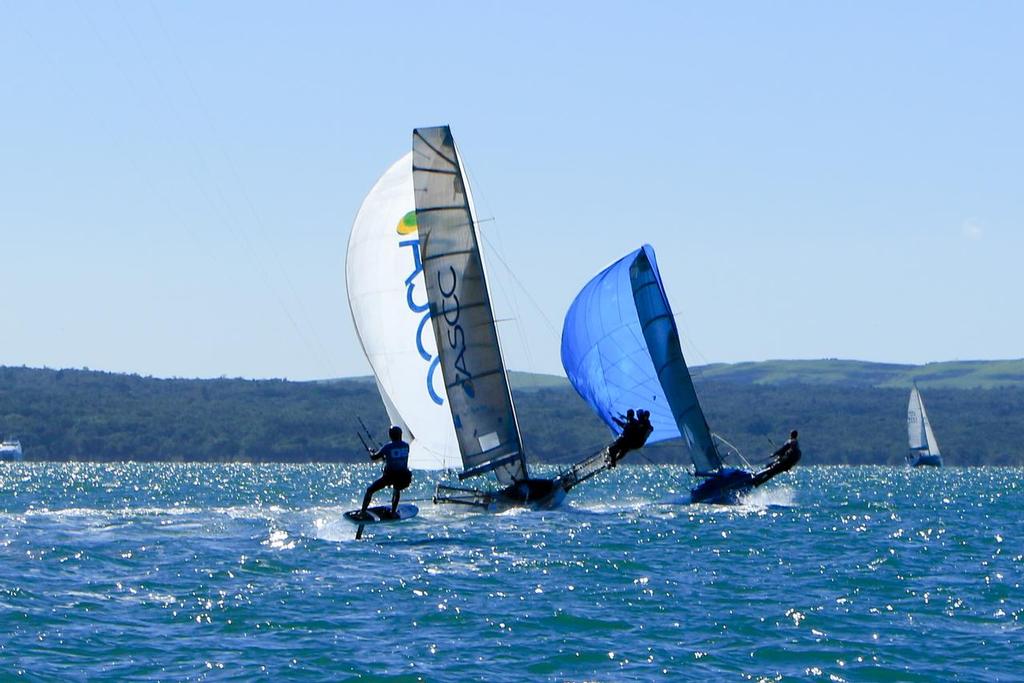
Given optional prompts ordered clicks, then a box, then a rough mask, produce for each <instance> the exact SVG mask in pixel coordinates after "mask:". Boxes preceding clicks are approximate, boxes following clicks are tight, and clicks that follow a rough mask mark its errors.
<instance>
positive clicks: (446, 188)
mask: <svg viewBox="0 0 1024 683" xmlns="http://www.w3.org/2000/svg"><path fill="white" fill-rule="evenodd" d="M412 149H413V186H414V188H415V200H416V221H417V225H418V227H419V237H420V254H421V259H422V262H423V274H424V278H425V280H426V289H427V298H428V300H429V302H430V311H431V323H432V326H433V328H434V334H435V336H436V338H437V348H438V355H439V357H440V359H441V372H442V375H443V377H444V382H445V387H446V389H447V393H448V405H449V406H450V408H451V414H452V421H453V423H454V425H455V434H456V436H457V438H458V442H459V449H460V451H461V453H462V464H463V472H462V473H461V474H460V478H463V479H465V478H467V477H471V476H476V475H480V474H484V473H486V472H491V471H493V472H494V474H495V476H496V477H497V479H498V481H499V482H500V483H501V484H503V485H506V486H507V485H510V484H513V483H515V482H516V481H519V480H522V479H526V478H527V476H528V475H527V469H526V461H525V459H524V456H523V446H522V439H521V437H520V434H519V425H518V423H517V420H516V413H515V407H514V406H513V404H512V394H511V392H510V390H509V384H508V377H507V375H506V372H505V364H504V361H503V360H502V356H501V347H500V345H499V342H498V333H497V330H496V329H495V325H494V313H493V310H492V308H491V300H490V294H489V292H488V290H487V281H486V277H485V274H484V266H483V260H482V258H481V255H480V243H479V239H478V235H477V231H476V221H475V217H474V215H473V208H472V198H471V197H470V194H469V189H468V186H467V183H466V180H465V178H464V176H463V172H462V168H461V165H460V163H459V156H458V152H457V151H456V148H455V142H454V140H453V139H452V134H451V130H450V129H449V128H448V126H439V127H436V128H417V129H416V130H415V131H413V143H412Z"/></svg>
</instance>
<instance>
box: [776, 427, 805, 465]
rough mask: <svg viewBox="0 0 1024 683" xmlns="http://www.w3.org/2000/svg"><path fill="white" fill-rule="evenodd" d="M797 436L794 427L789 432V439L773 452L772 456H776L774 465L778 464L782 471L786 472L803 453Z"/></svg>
mask: <svg viewBox="0 0 1024 683" xmlns="http://www.w3.org/2000/svg"><path fill="white" fill-rule="evenodd" d="M796 437H797V431H796V430H795V429H794V430H793V431H791V432H790V433H789V440H788V441H786V443H784V444H782V446H780V447H779V448H778V450H776V451H775V452H774V453H772V457H773V458H775V463H773V465H775V466H777V468H778V470H779V471H780V472H785V471H786V470H788V469H790V468H791V467H793V465H795V464H797V462H798V461H799V460H800V456H801V455H802V454H801V453H800V443H799V442H798V441H797V440H796Z"/></svg>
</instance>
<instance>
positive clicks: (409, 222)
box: [395, 211, 444, 406]
mask: <svg viewBox="0 0 1024 683" xmlns="http://www.w3.org/2000/svg"><path fill="white" fill-rule="evenodd" d="M395 232H397V233H398V234H399V235H401V236H406V235H415V236H416V239H408V240H400V241H399V242H398V248H399V249H408V250H409V252H410V256H411V257H412V272H411V273H409V276H408V277H406V278H405V305H406V307H408V309H409V311H410V312H412V313H413V314H414V315H418V316H420V322H419V325H417V326H416V351H417V353H419V354H420V358H422V359H423V360H424V362H426V363H428V365H427V374H426V383H427V394H429V395H430V400H431V401H433V402H434V403H436V404H437V405H439V406H441V405H444V398H442V397H441V395H440V394H439V393H438V392H437V391H436V390H435V389H434V373H435V372H436V371H437V366H438V364H440V362H441V358H440V356H434V355H433V354H431V353H430V352H429V351H427V349H426V346H424V344H423V332H424V330H425V329H426V328H427V327H428V324H429V322H430V302H429V301H428V302H427V303H422V304H419V303H416V299H415V297H414V296H413V293H414V292H415V290H416V281H417V279H418V278H419V277H420V275H421V274H422V273H423V262H422V261H421V260H420V240H419V235H418V233H417V232H416V212H415V211H410V212H409V213H407V214H405V215H404V216H402V218H401V219H400V220H399V221H398V225H397V226H396V228H395Z"/></svg>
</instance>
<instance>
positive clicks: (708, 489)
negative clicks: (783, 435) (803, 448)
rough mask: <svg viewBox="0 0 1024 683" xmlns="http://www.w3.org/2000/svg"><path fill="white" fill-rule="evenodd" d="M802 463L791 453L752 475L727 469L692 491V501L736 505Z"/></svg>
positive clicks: (743, 471) (797, 456)
mask: <svg viewBox="0 0 1024 683" xmlns="http://www.w3.org/2000/svg"><path fill="white" fill-rule="evenodd" d="M798 462H800V456H799V455H798V454H797V455H794V454H793V453H792V452H789V453H787V454H785V455H782V456H780V457H778V458H777V459H775V460H773V461H771V462H770V463H769V464H768V465H766V466H765V467H764V468H762V469H760V470H758V471H757V472H754V473H751V472H747V471H746V470H741V469H735V468H725V469H723V470H722V471H721V472H720V473H718V474H715V475H714V476H711V477H708V478H707V479H705V480H704V481H703V482H702V483H701V484H700V485H699V486H697V487H696V488H694V489H692V490H691V491H690V501H691V502H694V503H711V504H718V505H736V504H737V503H739V501H740V499H741V498H742V497H743V496H745V495H746V494H748V493H750V492H751V491H752V490H753V489H754V488H755V487H757V486H761V485H762V484H766V483H768V482H769V481H771V480H772V479H774V478H775V477H777V476H779V475H780V474H782V473H783V472H788V471H789V470H791V469H793V467H794V466H796V464H797V463H798Z"/></svg>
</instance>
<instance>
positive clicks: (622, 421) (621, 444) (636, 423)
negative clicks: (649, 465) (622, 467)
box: [608, 408, 654, 467]
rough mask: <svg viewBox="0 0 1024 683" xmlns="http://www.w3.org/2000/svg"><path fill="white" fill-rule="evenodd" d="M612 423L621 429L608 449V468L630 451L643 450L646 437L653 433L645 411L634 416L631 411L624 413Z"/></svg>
mask: <svg viewBox="0 0 1024 683" xmlns="http://www.w3.org/2000/svg"><path fill="white" fill-rule="evenodd" d="M612 421H613V422H614V423H615V424H617V425H619V427H621V428H622V433H621V434H619V438H617V439H615V441H613V442H612V444H611V445H610V446H609V447H608V466H609V467H615V465H616V464H617V463H618V462H619V460H622V458H624V457H625V455H626V454H627V453H629V452H630V451H633V450H636V449H638V448H643V445H644V444H645V443H647V437H649V436H650V435H651V432H653V431H654V427H653V426H652V425H651V413H650V412H649V411H647V410H638V411H636V413H635V414H634V412H633V409H632V408H630V409H629V410H627V411H626V414H625V415H619V416H618V417H613V418H612Z"/></svg>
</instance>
